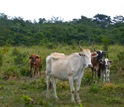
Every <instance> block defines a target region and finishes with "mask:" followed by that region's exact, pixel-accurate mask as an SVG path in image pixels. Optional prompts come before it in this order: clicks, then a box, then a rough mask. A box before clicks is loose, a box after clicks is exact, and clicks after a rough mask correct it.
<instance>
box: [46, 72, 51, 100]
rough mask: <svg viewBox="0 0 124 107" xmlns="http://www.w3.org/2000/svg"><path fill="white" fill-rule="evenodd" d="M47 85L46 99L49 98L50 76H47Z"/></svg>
mask: <svg viewBox="0 0 124 107" xmlns="http://www.w3.org/2000/svg"><path fill="white" fill-rule="evenodd" d="M46 84H47V92H46V97H47V98H49V87H50V74H46Z"/></svg>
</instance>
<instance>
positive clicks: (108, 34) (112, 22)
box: [0, 13, 124, 46]
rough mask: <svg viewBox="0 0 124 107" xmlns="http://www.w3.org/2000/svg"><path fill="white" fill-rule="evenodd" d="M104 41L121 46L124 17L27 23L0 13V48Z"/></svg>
mask: <svg viewBox="0 0 124 107" xmlns="http://www.w3.org/2000/svg"><path fill="white" fill-rule="evenodd" d="M105 39H108V42H109V43H110V44H121V45H123V44H124V17H123V16H121V15H120V16H115V17H114V18H113V19H111V17H110V16H107V15H104V14H97V15H95V16H94V17H93V18H87V17H85V16H81V18H80V19H73V20H72V21H66V22H64V21H63V19H62V18H59V17H52V18H51V19H50V20H46V19H45V18H39V21H38V22H36V21H34V22H31V21H30V20H26V21H25V20H23V18H21V17H14V18H8V16H7V15H5V14H4V13H0V46H4V45H14V46H19V45H24V46H32V45H46V44H49V45H52V44H58V43H61V44H68V45H72V44H74V43H76V42H78V41H80V40H82V41H83V43H86V44H87V43H91V42H95V43H96V44H101V43H102V42H104V40H105Z"/></svg>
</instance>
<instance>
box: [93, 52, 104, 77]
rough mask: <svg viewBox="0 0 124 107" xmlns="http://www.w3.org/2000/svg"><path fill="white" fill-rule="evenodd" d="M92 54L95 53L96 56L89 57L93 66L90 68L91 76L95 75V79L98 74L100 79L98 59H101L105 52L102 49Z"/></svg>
mask: <svg viewBox="0 0 124 107" xmlns="http://www.w3.org/2000/svg"><path fill="white" fill-rule="evenodd" d="M92 54H96V57H92V58H91V62H92V64H93V68H92V78H93V76H94V75H95V79H96V76H98V78H99V79H100V76H101V75H100V73H101V69H100V61H101V60H102V57H103V56H105V55H106V54H105V52H104V51H101V50H100V51H95V52H93V53H92Z"/></svg>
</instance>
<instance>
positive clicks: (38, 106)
mask: <svg viewBox="0 0 124 107" xmlns="http://www.w3.org/2000/svg"><path fill="white" fill-rule="evenodd" d="M85 47H86V46H85ZM85 47H84V48H85ZM50 48H51V47H47V48H45V47H40V46H33V47H8V46H5V47H1V48H0V56H2V58H1V57H0V58H1V59H0V60H1V62H0V107H124V66H123V62H124V47H123V46H118V45H115V46H110V47H109V51H108V55H109V59H110V60H112V61H113V63H112V66H111V82H110V83H103V82H101V81H97V82H95V83H94V81H92V79H91V74H92V72H91V70H90V69H89V68H87V69H86V72H85V75H84V77H83V80H82V84H81V91H80V96H81V100H82V102H81V103H73V104H72V103H71V101H70V98H71V97H70V89H69V84H68V82H61V81H58V83H57V94H58V97H59V100H56V99H54V97H53V90H51V99H46V96H45V95H46V82H45V74H44V71H45V58H46V56H47V55H49V54H50V53H51V52H63V53H65V54H70V53H73V52H79V49H78V47H77V46H56V47H53V48H52V49H50ZM89 48H90V47H89ZM95 48H96V49H102V46H95ZM31 53H39V54H40V55H41V57H42V63H43V69H42V75H41V76H37V77H34V78H30V77H29V56H30V54H31Z"/></svg>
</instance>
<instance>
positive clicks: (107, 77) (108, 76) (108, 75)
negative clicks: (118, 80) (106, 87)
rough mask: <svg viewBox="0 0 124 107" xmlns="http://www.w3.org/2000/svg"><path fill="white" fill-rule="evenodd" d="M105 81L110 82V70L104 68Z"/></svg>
mask: <svg viewBox="0 0 124 107" xmlns="http://www.w3.org/2000/svg"><path fill="white" fill-rule="evenodd" d="M106 81H107V82H110V70H106Z"/></svg>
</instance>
